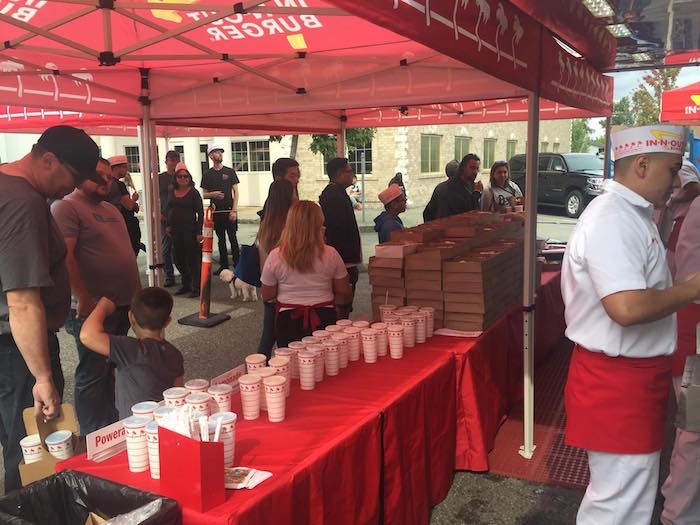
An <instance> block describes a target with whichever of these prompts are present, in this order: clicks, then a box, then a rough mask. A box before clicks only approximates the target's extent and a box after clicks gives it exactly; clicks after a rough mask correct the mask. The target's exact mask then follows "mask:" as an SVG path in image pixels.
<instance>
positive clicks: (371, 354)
mask: <svg viewBox="0 0 700 525" xmlns="http://www.w3.org/2000/svg"><path fill="white" fill-rule="evenodd" d="M360 335H361V337H362V354H363V355H364V357H365V363H376V362H377V331H376V330H372V329H371V328H364V329H363V330H362V332H360Z"/></svg>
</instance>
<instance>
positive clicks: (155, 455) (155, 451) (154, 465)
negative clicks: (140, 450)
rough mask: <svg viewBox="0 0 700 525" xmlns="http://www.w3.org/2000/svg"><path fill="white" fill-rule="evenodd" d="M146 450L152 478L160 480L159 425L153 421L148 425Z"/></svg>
mask: <svg viewBox="0 0 700 525" xmlns="http://www.w3.org/2000/svg"><path fill="white" fill-rule="evenodd" d="M146 448H147V450H148V466H149V468H150V470H151V478H153V479H160V451H159V448H158V423H157V422H156V421H151V422H149V423H148V424H147V425H146Z"/></svg>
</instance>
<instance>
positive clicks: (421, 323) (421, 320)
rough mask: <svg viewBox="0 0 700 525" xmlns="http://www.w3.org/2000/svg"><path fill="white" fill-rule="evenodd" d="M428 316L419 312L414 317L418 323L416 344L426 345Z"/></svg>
mask: <svg viewBox="0 0 700 525" xmlns="http://www.w3.org/2000/svg"><path fill="white" fill-rule="evenodd" d="M426 316H427V314H426V313H425V312H421V311H420V310H418V311H417V312H416V313H414V314H413V315H412V317H413V319H415V321H416V343H425V339H426V322H425V318H426Z"/></svg>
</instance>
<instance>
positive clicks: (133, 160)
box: [124, 146, 141, 173]
mask: <svg viewBox="0 0 700 525" xmlns="http://www.w3.org/2000/svg"><path fill="white" fill-rule="evenodd" d="M124 154H125V155H126V160H127V161H128V162H129V165H128V166H127V168H126V169H127V171H128V172H129V173H139V172H140V171H141V167H140V166H141V156H140V155H139V147H138V146H125V147H124Z"/></svg>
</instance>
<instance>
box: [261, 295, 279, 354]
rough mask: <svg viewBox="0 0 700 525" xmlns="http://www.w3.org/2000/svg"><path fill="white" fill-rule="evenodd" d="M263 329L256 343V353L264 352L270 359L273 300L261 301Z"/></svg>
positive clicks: (272, 331) (272, 333)
mask: <svg viewBox="0 0 700 525" xmlns="http://www.w3.org/2000/svg"><path fill="white" fill-rule="evenodd" d="M263 313H264V316H263V329H262V335H261V336H260V344H259V345H258V353H259V354H265V356H266V357H267V358H268V359H270V356H272V347H273V346H274V345H275V302H274V301H272V302H269V303H268V302H264V303H263Z"/></svg>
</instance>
